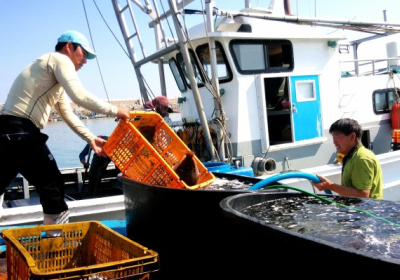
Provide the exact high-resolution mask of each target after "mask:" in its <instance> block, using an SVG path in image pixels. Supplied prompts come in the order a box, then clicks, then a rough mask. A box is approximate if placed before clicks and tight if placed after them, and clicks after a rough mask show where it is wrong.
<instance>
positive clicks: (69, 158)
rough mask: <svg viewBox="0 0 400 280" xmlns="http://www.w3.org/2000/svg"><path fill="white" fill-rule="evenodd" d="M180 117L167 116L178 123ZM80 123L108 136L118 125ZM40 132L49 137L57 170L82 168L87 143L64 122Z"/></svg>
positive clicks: (104, 121)
mask: <svg viewBox="0 0 400 280" xmlns="http://www.w3.org/2000/svg"><path fill="white" fill-rule="evenodd" d="M180 116H181V114H179V113H171V114H169V117H170V119H171V120H172V121H179V120H180ZM82 122H83V124H84V125H85V126H86V127H87V128H89V130H90V131H91V132H93V133H94V134H96V135H108V136H109V135H111V133H112V132H113V131H114V129H115V127H116V126H117V124H118V122H116V121H115V118H97V119H88V120H82ZM42 132H43V133H45V134H47V135H48V136H49V139H48V140H47V145H48V147H49V148H50V151H51V152H52V154H53V156H54V158H55V159H56V161H57V165H58V167H59V168H70V167H72V168H73V167H82V164H81V162H80V161H79V153H80V152H81V151H82V150H83V148H84V147H85V145H86V144H87V143H86V142H85V141H84V140H82V139H81V138H80V137H79V136H78V135H76V134H75V133H74V132H73V131H72V130H71V129H70V128H69V127H68V126H67V124H66V123H65V122H64V121H58V122H49V123H48V124H47V125H46V126H45V127H44V129H42ZM92 156H93V155H92Z"/></svg>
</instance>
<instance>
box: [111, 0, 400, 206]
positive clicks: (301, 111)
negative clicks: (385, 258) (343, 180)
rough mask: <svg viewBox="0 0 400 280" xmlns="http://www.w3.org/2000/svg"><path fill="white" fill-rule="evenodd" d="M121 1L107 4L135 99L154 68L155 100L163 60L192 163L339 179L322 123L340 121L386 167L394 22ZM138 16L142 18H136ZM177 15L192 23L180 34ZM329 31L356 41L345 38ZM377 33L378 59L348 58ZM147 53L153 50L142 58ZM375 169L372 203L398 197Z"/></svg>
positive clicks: (274, 5) (274, 4)
mask: <svg viewBox="0 0 400 280" xmlns="http://www.w3.org/2000/svg"><path fill="white" fill-rule="evenodd" d="M122 2H123V1H118V0H114V1H113V7H114V10H115V14H116V16H117V19H118V22H119V25H120V28H121V31H122V34H123V37H124V41H125V43H126V48H127V51H128V53H129V57H130V59H131V62H132V64H133V66H134V69H135V73H136V74H137V79H138V82H139V89H140V92H141V95H142V98H143V100H148V99H149V97H148V90H147V88H146V86H145V85H146V84H148V83H147V82H146V80H145V77H144V76H143V75H142V74H141V67H142V66H143V65H145V64H148V63H153V62H155V63H158V67H159V74H160V75H159V81H160V87H161V92H162V94H163V95H166V93H167V92H168V91H169V90H168V88H166V85H165V74H164V73H165V72H166V71H167V70H168V69H164V65H168V66H169V70H170V71H171V72H172V75H173V77H174V79H175V81H176V85H177V87H178V89H179V90H180V91H181V95H182V97H181V98H179V99H178V106H179V108H180V109H181V114H182V122H181V123H180V124H176V126H177V132H178V135H180V136H182V139H184V141H185V143H186V144H187V145H188V147H189V148H191V149H192V150H194V151H195V152H196V155H197V156H198V157H199V158H200V159H202V161H211V162H213V161H216V162H228V163H230V164H235V163H238V164H239V165H240V166H243V167H252V168H253V170H254V175H255V176H256V177H261V178H266V177H269V176H273V175H276V174H279V173H281V172H285V171H291V170H312V172H313V174H316V173H320V174H321V175H327V177H328V178H329V179H332V180H333V181H334V182H336V183H340V179H339V181H338V178H340V168H338V165H337V164H336V162H337V160H336V159H337V152H336V148H335V146H334V145H333V142H332V139H331V137H330V136H329V127H330V125H331V124H332V123H333V122H334V121H336V120H337V119H339V118H346V117H349V118H354V119H356V120H357V121H358V122H359V123H360V125H361V126H362V129H363V135H362V143H363V145H364V146H365V147H367V148H369V149H371V150H372V151H373V152H374V153H375V154H376V155H385V156H384V158H385V159H388V158H391V157H393V160H390V159H388V160H387V161H391V162H392V163H391V164H390V167H389V168H388V170H393V169H392V168H393V167H394V166H395V167H396V168H397V167H398V166H397V163H398V162H399V161H398V158H397V154H396V153H393V151H395V150H398V145H397V140H393V138H392V136H393V129H395V128H396V127H395V126H393V125H392V118H391V116H395V115H397V114H395V113H396V112H397V109H396V112H394V113H393V114H392V113H391V112H392V107H393V104H394V103H395V101H397V100H398V98H399V96H398V91H399V88H398V87H397V86H396V83H397V81H398V79H399V77H398V68H399V65H398V64H399V60H398V58H397V57H398V53H397V49H398V48H397V44H398V42H397V41H396V39H395V38H393V39H390V38H392V37H391V36H393V35H395V34H397V33H398V32H399V31H400V25H399V24H398V23H391V22H359V21H352V20H340V19H326V18H303V17H298V16H295V15H292V12H291V10H290V2H289V1H286V0H285V1H283V0H280V1H271V2H270V5H269V6H268V7H269V8H268V9H262V8H257V7H254V6H253V5H252V4H251V1H244V6H243V9H242V10H239V11H226V10H219V9H218V8H217V7H216V6H215V3H214V2H207V3H204V5H203V6H202V7H203V9H200V10H193V9H188V8H187V6H188V5H190V4H191V3H193V1H185V2H182V3H174V2H173V3H168V4H167V3H161V5H160V4H158V5H160V6H157V3H158V2H156V3H154V4H153V5H151V4H149V3H147V4H146V5H144V4H143V5H140V4H139V3H138V2H135V3H133V4H135V5H132V3H130V2H129V1H128V2H127V3H126V5H125V4H124V3H122ZM160 7H162V12H161V10H160ZM143 13H144V14H145V15H146V16H148V18H149V21H150V22H147V21H144V20H137V19H138V18H139V17H140V19H142V16H143ZM178 15H184V16H182V17H178ZM189 17H200V18H201V19H203V22H202V23H200V24H198V25H194V26H193V27H192V28H190V29H186V28H185V27H186V26H187V24H186V22H185V20H189ZM200 21H201V20H200ZM167 26H168V27H170V28H167ZM321 26H322V27H324V28H325V29H324V28H321ZM329 27H331V28H339V29H348V30H357V31H360V32H365V34H367V35H366V36H365V37H364V38H362V39H357V40H354V41H349V40H346V38H344V37H343V36H338V35H335V34H331V33H329V32H330V31H331V29H328V30H327V29H326V28H329ZM149 28H150V30H149ZM143 30H144V31H143ZM151 31H154V38H155V42H153V43H152V45H150V46H149V45H146V44H147V43H148V42H145V41H143V40H142V39H141V36H140V34H141V32H151ZM371 33H372V34H373V35H371ZM382 38H384V39H385V40H386V49H384V50H383V51H382V52H380V53H382V57H381V58H379V59H377V58H376V57H375V56H376V53H377V50H375V49H374V52H373V54H372V55H373V57H370V58H364V57H359V54H358V50H359V49H360V48H363V47H364V46H368V44H369V43H371V42H373V41H376V40H382ZM148 49H155V51H154V52H153V53H151V54H149V55H146V52H145V50H148ZM153 82H155V81H153ZM193 132H195V133H193ZM189 135H195V136H193V137H194V138H195V139H194V138H193V137H189ZM198 139H201V141H198ZM399 140H400V139H399ZM196 141H197V142H196ZM382 167H383V169H385V168H386V166H384V165H383V166H382ZM327 169H330V170H337V172H333V173H334V174H333V173H332V174H326V172H324V171H325V170H327ZM322 173H324V174H322ZM384 174H385V176H384V177H385V179H384V180H385V186H384V187H385V197H384V198H385V199H389V200H397V199H399V197H398V196H395V197H391V196H390V194H391V193H392V192H395V191H394V189H396V188H397V187H398V186H399V182H400V181H399V180H398V178H395V176H393V175H391V174H390V171H388V172H386V171H385V170H384ZM307 190H308V191H311V189H310V187H308V189H307Z"/></svg>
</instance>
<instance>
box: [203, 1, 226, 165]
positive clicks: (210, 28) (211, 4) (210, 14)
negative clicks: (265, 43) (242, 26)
mask: <svg viewBox="0 0 400 280" xmlns="http://www.w3.org/2000/svg"><path fill="white" fill-rule="evenodd" d="M205 2H206V16H207V18H206V21H207V29H208V32H209V33H211V32H214V21H213V7H214V2H212V1H210V0H205ZM209 48H210V57H211V72H212V84H213V87H212V90H215V92H214V93H213V95H215V98H214V112H215V116H216V117H218V118H219V117H220V118H221V121H222V124H221V125H223V126H225V116H224V112H223V110H222V106H220V105H219V104H220V102H222V101H221V97H220V95H219V80H218V69H217V53H216V50H215V40H214V38H213V37H210V38H209ZM217 138H218V140H217V142H218V143H221V148H220V149H219V158H220V160H224V159H225V150H224V147H225V143H224V138H223V130H222V129H218V130H217Z"/></svg>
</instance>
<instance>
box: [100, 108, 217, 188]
mask: <svg viewBox="0 0 400 280" xmlns="http://www.w3.org/2000/svg"><path fill="white" fill-rule="evenodd" d="M149 127H150V128H152V129H153V132H154V134H152V133H150V135H151V134H152V138H151V139H149V140H150V142H149V140H148V139H146V137H145V136H144V135H143V134H142V133H141V132H140V131H146V128H149ZM104 151H105V152H106V153H107V155H108V156H109V157H110V158H111V160H112V161H113V162H114V164H115V165H116V166H117V167H118V169H119V170H120V171H121V172H122V173H123V174H124V175H125V176H127V177H129V178H130V179H132V180H135V181H138V182H141V183H144V184H149V185H154V186H163V187H170V188H179V189H182V188H187V189H197V188H202V187H205V186H208V185H209V184H211V183H212V182H214V180H215V176H214V175H213V174H212V173H211V172H209V171H208V170H207V168H206V167H205V166H204V165H203V163H202V162H201V161H200V160H199V159H198V158H197V157H195V161H196V164H197V167H198V169H199V173H200V176H199V180H198V184H197V185H194V186H188V185H187V184H186V183H185V182H184V181H182V180H180V178H179V176H178V175H177V174H176V173H175V171H174V169H173V168H174V166H176V165H177V164H178V163H179V162H180V161H181V160H182V159H183V157H184V156H185V155H186V152H187V151H190V149H189V148H188V147H187V146H186V145H185V143H184V142H183V141H182V140H181V139H180V138H179V136H178V135H177V134H176V133H175V131H174V130H173V129H172V128H171V127H170V126H169V125H168V124H167V123H166V122H165V121H164V119H163V118H162V117H161V116H160V115H159V114H158V113H156V112H146V111H131V112H130V118H129V119H128V120H120V121H119V123H118V125H117V127H116V128H115V129H114V131H113V133H112V134H111V136H110V138H109V139H108V140H107V143H106V144H105V146H104Z"/></svg>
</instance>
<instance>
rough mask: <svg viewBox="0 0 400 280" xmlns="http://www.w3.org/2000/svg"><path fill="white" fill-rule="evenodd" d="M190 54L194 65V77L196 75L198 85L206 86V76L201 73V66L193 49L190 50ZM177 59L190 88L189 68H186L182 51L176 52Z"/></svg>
mask: <svg viewBox="0 0 400 280" xmlns="http://www.w3.org/2000/svg"><path fill="white" fill-rule="evenodd" d="M189 56H190V62H191V64H192V66H193V73H194V77H195V80H196V83H197V86H198V87H202V86H204V78H203V76H202V75H201V71H200V68H199V66H198V64H197V62H196V59H195V54H194V53H193V51H192V50H189ZM176 60H177V62H178V66H179V68H180V70H181V72H182V73H183V77H184V80H185V82H186V85H187V87H189V88H190V79H189V73H188V69H187V68H186V65H185V61H184V59H183V56H182V54H181V53H180V52H179V53H177V54H176Z"/></svg>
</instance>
